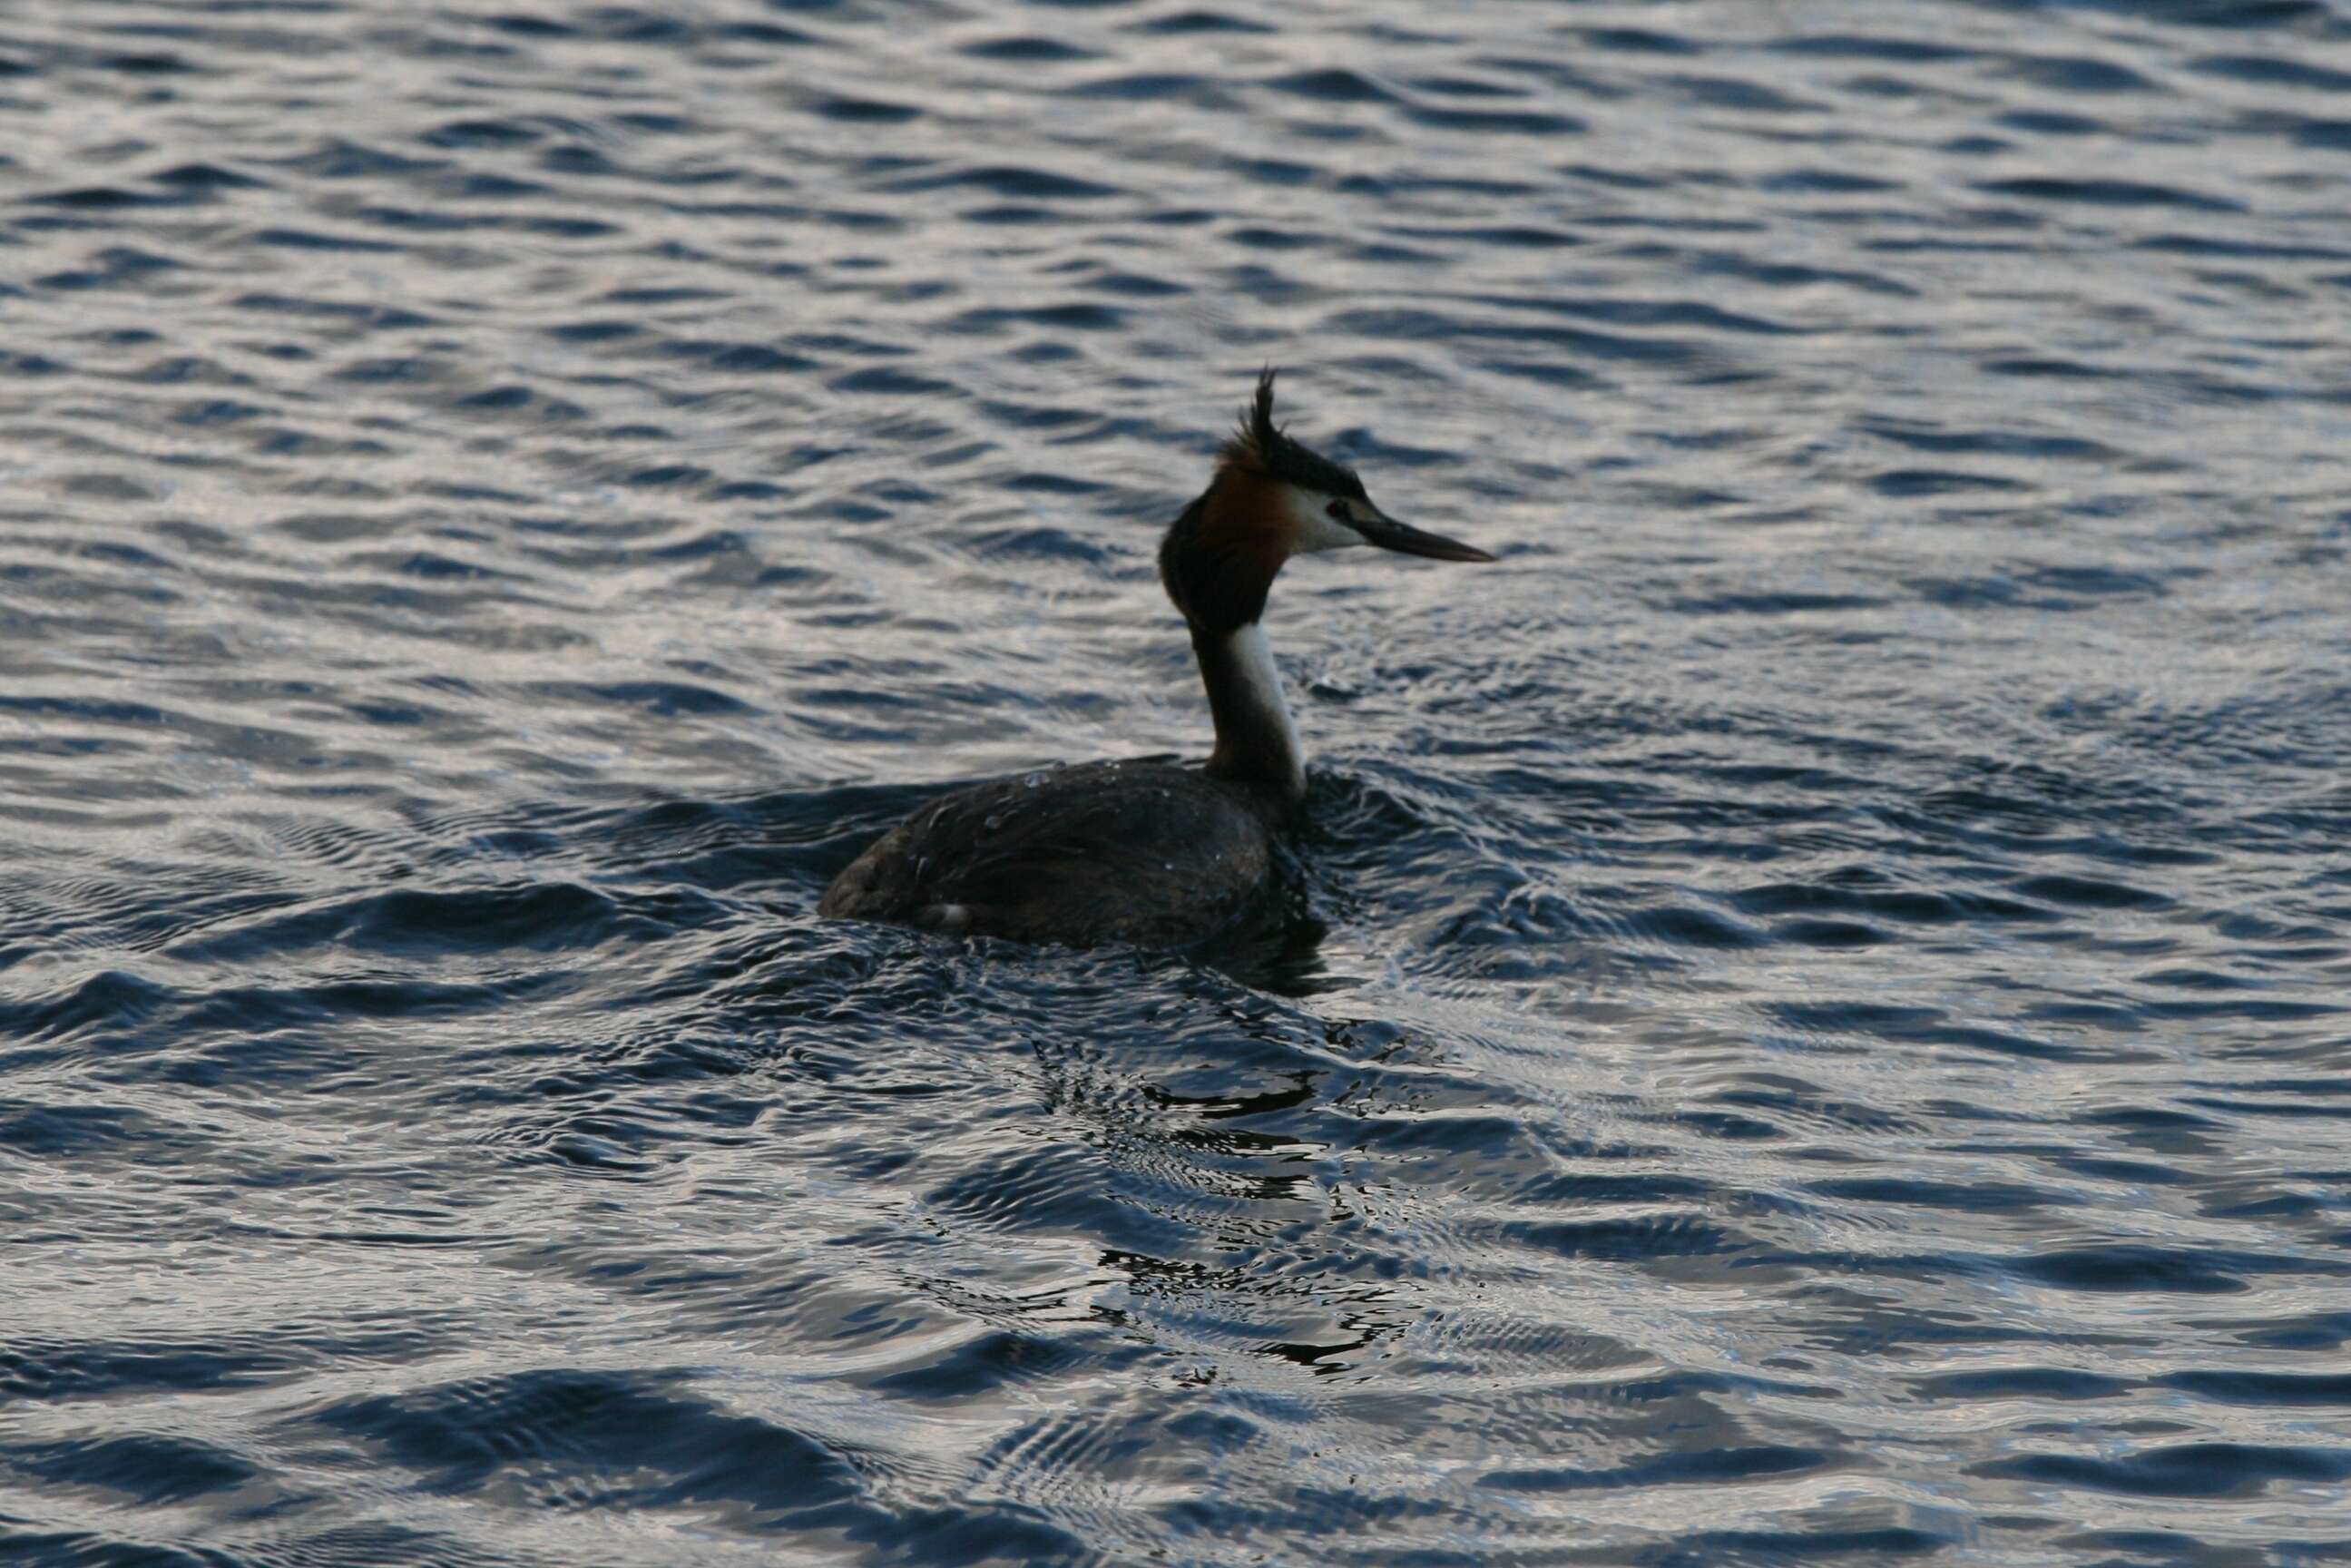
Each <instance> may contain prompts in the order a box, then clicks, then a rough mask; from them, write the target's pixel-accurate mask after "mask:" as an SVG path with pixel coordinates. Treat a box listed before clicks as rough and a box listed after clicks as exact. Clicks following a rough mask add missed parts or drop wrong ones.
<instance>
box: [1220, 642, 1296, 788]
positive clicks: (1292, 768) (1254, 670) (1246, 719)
mask: <svg viewBox="0 0 2351 1568" xmlns="http://www.w3.org/2000/svg"><path fill="white" fill-rule="evenodd" d="M1192 652H1193V653H1195V654H1196V656H1197V657H1198V658H1199V661H1200V679H1201V680H1202V681H1203V682H1205V683H1206V684H1207V688H1208V712H1209V714H1210V716H1212V717H1214V718H1215V720H1216V722H1217V749H1216V751H1215V752H1214V753H1213V754H1212V755H1211V756H1210V757H1209V758H1208V771H1209V772H1211V773H1213V774H1215V775H1217V777H1218V778H1220V779H1239V780H1241V781H1243V782H1246V783H1252V784H1265V785H1270V786H1271V787H1272V788H1274V789H1278V790H1280V793H1281V795H1282V797H1283V799H1285V800H1298V799H1300V798H1301V797H1302V796H1303V795H1304V794H1305V793H1306V755H1305V753H1304V752H1303V751H1301V750H1300V749H1299V746H1298V731H1297V729H1296V727H1293V726H1292V725H1291V724H1290V708H1289V706H1288V705H1286V704H1285V703H1283V701H1282V700H1281V674H1280V672H1279V671H1277V670H1276V669H1275V668H1274V667H1273V650H1272V649H1271V648H1270V647H1268V646H1267V645H1266V641H1265V628H1264V627H1262V626H1260V625H1259V624H1258V623H1257V622H1254V621H1248V622H1242V623H1241V624H1240V625H1238V626H1237V627H1233V628H1231V629H1229V630H1227V631H1213V630H1207V629H1203V628H1201V627H1198V626H1195V627H1193V629H1192Z"/></svg>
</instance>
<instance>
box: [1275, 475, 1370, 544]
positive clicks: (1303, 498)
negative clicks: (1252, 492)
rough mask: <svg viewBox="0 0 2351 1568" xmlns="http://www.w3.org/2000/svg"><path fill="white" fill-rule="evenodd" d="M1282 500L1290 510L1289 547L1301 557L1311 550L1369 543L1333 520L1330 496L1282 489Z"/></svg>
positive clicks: (1308, 491)
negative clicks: (1291, 541) (1290, 541)
mask: <svg viewBox="0 0 2351 1568" xmlns="http://www.w3.org/2000/svg"><path fill="white" fill-rule="evenodd" d="M1282 498H1283V500H1284V501H1285V502H1286V503H1287V504H1288V506H1289V507H1290V538H1291V539H1292V540H1293V541H1294V542H1293V543H1292V544H1291V546H1290V548H1291V549H1293V550H1295V551H1297V552H1298V553H1299V554H1300V555H1305V554H1308V553H1310V552H1311V551H1314V550H1325V549H1349V548H1350V547H1352V546H1354V545H1361V544H1369V543H1370V542H1371V541H1370V540H1369V539H1366V538H1364V536H1363V535H1361V534H1359V533H1357V532H1356V531H1355V530H1354V529H1353V528H1349V527H1348V526H1347V525H1346V524H1344V523H1343V522H1341V521H1340V520H1339V519H1338V518H1336V517H1332V515H1331V512H1330V507H1331V497H1328V496H1321V495H1317V494H1315V493H1314V492H1313V491H1311V490H1298V489H1290V488H1285V489H1284V490H1283V491H1282Z"/></svg>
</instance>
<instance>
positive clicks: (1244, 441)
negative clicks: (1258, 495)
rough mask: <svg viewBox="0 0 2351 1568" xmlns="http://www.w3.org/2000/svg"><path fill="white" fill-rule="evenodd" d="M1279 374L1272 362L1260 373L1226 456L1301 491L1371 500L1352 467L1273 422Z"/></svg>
mask: <svg viewBox="0 0 2351 1568" xmlns="http://www.w3.org/2000/svg"><path fill="white" fill-rule="evenodd" d="M1280 373H1281V372H1280V371H1279V370H1277V369H1275V368H1274V367H1273V366H1271V365H1268V366H1267V367H1266V368H1265V369H1264V370H1263V371H1259V374H1258V378H1257V396H1256V398H1255V399H1254V400H1253V401H1252V402H1250V404H1249V407H1247V408H1245V409H1243V410H1242V411H1241V427H1240V429H1239V430H1238V431H1236V432H1235V433H1234V434H1233V439H1232V442H1231V444H1229V445H1228V446H1227V448H1226V449H1225V450H1226V454H1227V455H1228V456H1236V457H1239V458H1241V459H1242V460H1243V461H1246V462H1251V463H1254V464H1255V465H1257V466H1258V467H1259V468H1261V469H1263V470H1264V471H1265V473H1266V474H1267V475H1268V476H1270V477H1272V478H1275V479H1279V480H1281V481H1282V482H1283V483H1284V484H1289V485H1295V486H1298V487H1299V488H1301V489H1302V490H1319V491H1321V492H1322V494H1324V495H1327V496H1352V497H1354V498H1355V499H1357V500H1366V499H1368V498H1369V497H1366V496H1365V495H1364V482H1363V480H1361V479H1360V478H1357V477H1356V476H1355V471H1354V470H1353V468H1350V467H1348V466H1347V465H1345V464H1343V463H1333V462H1332V461H1331V459H1329V458H1328V457H1325V456H1323V455H1322V454H1321V453H1319V452H1316V451H1313V450H1311V449H1310V448H1309V447H1308V446H1307V445H1306V444H1305V443H1303V442H1301V441H1293V440H1291V439H1290V436H1289V435H1288V434H1285V433H1284V432H1283V431H1282V429H1281V428H1280V426H1279V425H1277V424H1275V423H1273V378H1274V377H1276V376H1278V375H1280Z"/></svg>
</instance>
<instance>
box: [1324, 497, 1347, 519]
mask: <svg viewBox="0 0 2351 1568" xmlns="http://www.w3.org/2000/svg"><path fill="white" fill-rule="evenodd" d="M1322 509H1323V510H1324V511H1326V512H1328V513H1330V514H1331V515H1332V517H1336V518H1338V519H1339V520H1340V521H1341V522H1345V521H1346V520H1347V503H1346V502H1344V501H1333V502H1332V503H1331V504H1330V505H1329V506H1327V507H1323V508H1322Z"/></svg>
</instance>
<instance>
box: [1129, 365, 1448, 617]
mask: <svg viewBox="0 0 2351 1568" xmlns="http://www.w3.org/2000/svg"><path fill="white" fill-rule="evenodd" d="M1277 373H1278V372H1276V371H1272V370H1268V371H1265V372H1264V373H1263V374H1262V375H1260V376H1259V378H1258V382H1257V397H1256V399H1255V400H1254V401H1253V402H1251V403H1250V404H1249V407H1248V408H1246V409H1244V410H1243V411H1242V413H1241V423H1240V428H1239V429H1238V430H1237V431H1235V432H1234V433H1233V434H1232V436H1231V437H1230V439H1228V440H1227V441H1226V443H1225V444H1224V448H1223V450H1222V451H1221V452H1219V453H1218V454H1217V473H1216V477H1215V478H1213V479H1212V480H1210V481H1209V483H1208V488H1207V491H1206V492H1205V493H1204V494H1203V495H1202V496H1201V497H1200V498H1199V499H1198V500H1197V501H1195V502H1194V503H1193V504H1192V505H1191V506H1190V507H1187V508H1186V510H1185V513H1184V515H1183V516H1182V517H1178V518H1177V519H1176V521H1175V527H1173V528H1169V529H1168V530H1167V538H1166V540H1165V543H1164V544H1162V545H1161V546H1160V550H1159V574H1160V578H1161V580H1163V581H1164V582H1165V584H1166V586H1167V596H1168V597H1169V598H1170V599H1172V600H1174V601H1175V608H1176V609H1178V610H1180V611H1182V612H1184V619H1185V620H1186V621H1187V622H1190V623H1191V626H1192V630H1193V632H1194V633H1195V635H1200V634H1204V633H1205V634H1207V635H1210V636H1218V635H1222V634H1225V633H1228V632H1232V631H1234V630H1236V629H1237V628H1238V627H1241V626H1245V625H1248V624H1249V623H1250V622H1255V621H1256V620H1257V619H1258V618H1259V616H1260V615H1262V614H1263V613H1264V612H1265V597H1266V593H1267V591H1268V590H1269V589H1270V588H1271V587H1272V586H1273V579H1274V576H1275V574H1276V573H1278V572H1280V570H1281V568H1282V563H1283V562H1285V561H1287V560H1288V559H1290V557H1292V556H1295V555H1308V554H1311V553H1313V552H1314V551H1317V550H1329V549H1349V548H1351V547H1353V546H1356V545H1375V546H1377V547H1378V548H1380V549H1390V550H1395V551H1397V552H1399V553H1401V554H1404V555H1417V556H1426V557H1428V558H1429V559H1432V560H1492V559H1494V558H1493V557H1492V556H1490V555H1489V554H1487V553H1486V552H1485V551H1484V550H1481V549H1478V548H1476V547H1475V546H1473V545H1466V544H1463V543H1461V542H1460V541H1459V540H1458V539H1448V538H1445V537H1444V536H1443V535H1441V534H1432V533H1429V532H1426V530H1424V529H1421V528H1414V527H1413V526H1412V525H1411V524H1409V523H1405V522H1399V521H1397V520H1396V519H1395V518H1394V517H1389V516H1388V515H1387V514H1386V513H1385V512H1383V511H1382V510H1380V508H1379V507H1377V506H1375V505H1374V504H1373V501H1372V498H1371V497H1370V496H1369V495H1367V494H1366V493H1365V492H1364V481H1363V480H1362V479H1361V478H1360V477H1359V476H1357V475H1356V473H1355V471H1354V470H1353V469H1352V468H1349V467H1347V466H1346V465H1343V464H1340V463H1333V462H1332V461H1331V459H1329V458H1328V457H1325V456H1323V455H1322V454H1321V453H1319V452H1316V451H1313V450H1312V449H1311V448H1310V447H1308V446H1307V445H1306V444H1305V443H1303V442H1301V441H1297V440H1294V439H1292V438H1291V437H1290V434H1288V433H1287V432H1286V431H1284V430H1282V429H1281V428H1280V426H1278V425H1276V424H1275V423H1273V378H1274V376H1275V375H1276V374H1277Z"/></svg>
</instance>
